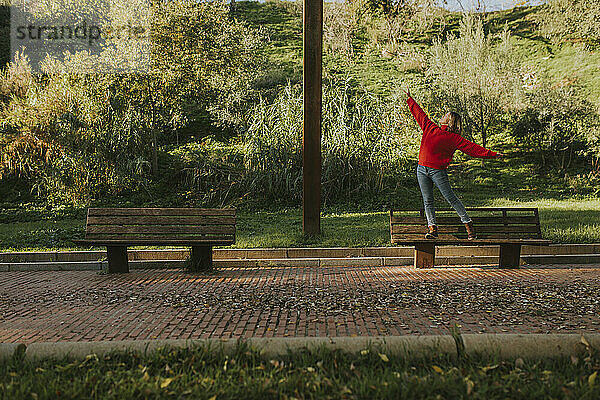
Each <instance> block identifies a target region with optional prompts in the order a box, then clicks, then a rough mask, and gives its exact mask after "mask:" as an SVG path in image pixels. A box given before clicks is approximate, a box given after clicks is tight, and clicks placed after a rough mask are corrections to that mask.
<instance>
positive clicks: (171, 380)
mask: <svg viewBox="0 0 600 400" xmlns="http://www.w3.org/2000/svg"><path fill="white" fill-rule="evenodd" d="M171 382H173V378H166V379H163V381H162V382H161V383H160V388H161V389H164V388H166V387H167V386H169V385H170V384H171Z"/></svg>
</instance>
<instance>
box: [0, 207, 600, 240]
mask: <svg viewBox="0 0 600 400" xmlns="http://www.w3.org/2000/svg"><path fill="white" fill-rule="evenodd" d="M465 197H466V198H468V197H470V196H465ZM465 203H467V205H473V206H475V205H477V206H480V205H489V206H494V207H500V206H518V207H538V208H539V209H540V219H541V223H542V234H543V236H544V237H545V238H548V239H551V240H553V241H554V242H556V243H599V242H600V198H596V197H592V198H576V197H570V198H565V199H552V198H540V199H537V200H529V201H517V200H512V199H510V198H505V197H497V198H494V199H491V200H489V201H487V202H485V203H481V202H478V201H475V200H472V201H465ZM438 204H440V205H442V204H444V203H443V199H438ZM321 226H322V230H323V234H322V236H321V237H320V238H310V237H304V236H303V235H302V233H301V229H302V210H301V209H299V208H293V209H290V208H285V209H277V210H257V211H249V210H241V211H239V213H238V222H237V238H236V244H235V245H234V246H233V247H241V248H251V247H303V246H307V247H362V246H389V245H391V244H390V239H389V213H388V211H351V210H348V209H345V208H344V207H336V209H325V210H324V213H323V216H322V219H321ZM84 229H85V210H83V209H72V210H69V211H64V210H63V211H39V210H35V209H33V210H32V209H21V210H19V209H10V210H6V209H5V210H3V212H2V213H1V214H0V250H2V251H23V250H56V249H76V248H78V247H77V246H75V244H73V243H72V242H71V240H72V239H74V238H81V237H83V232H84Z"/></svg>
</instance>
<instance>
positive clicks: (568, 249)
mask: <svg viewBox="0 0 600 400" xmlns="http://www.w3.org/2000/svg"><path fill="white" fill-rule="evenodd" d="M498 251H499V246H443V247H439V248H438V249H437V251H436V256H437V257H460V256H467V257H497V256H498ZM413 252H414V248H413V247H407V246H389V247H357V248H353V247H329V248H322V247H314V248H312V247H311V248H291V247H290V248H251V249H235V248H216V249H214V250H213V258H214V259H215V260H230V259H250V260H253V259H288V258H293V259H298V258H357V257H358V258H360V257H367V258H368V257H381V258H383V257H385V258H396V257H412V256H413ZM188 254H189V249H186V248H173V249H148V250H139V249H131V250H129V252H128V255H129V260H130V261H151V260H183V259H185V257H186V256H187V255H188ZM521 254H522V256H524V257H534V256H539V257H544V256H574V255H577V256H600V243H595V244H594V243H593V244H552V245H550V246H523V248H522V252H521ZM103 259H106V251H102V250H90V251H47V252H0V264H6V263H32V262H89V261H95V262H98V261H102V260H103Z"/></svg>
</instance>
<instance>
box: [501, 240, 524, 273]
mask: <svg viewBox="0 0 600 400" xmlns="http://www.w3.org/2000/svg"><path fill="white" fill-rule="evenodd" d="M520 260H521V245H520V244H501V245H500V262H499V263H498V264H499V266H500V268H519V264H520Z"/></svg>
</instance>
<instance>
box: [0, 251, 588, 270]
mask: <svg viewBox="0 0 600 400" xmlns="http://www.w3.org/2000/svg"><path fill="white" fill-rule="evenodd" d="M521 260H522V263H523V264H525V265H527V264H542V265H569V267H570V268H578V267H575V265H581V266H585V265H592V264H600V255H592V254H580V255H549V256H544V255H542V256H528V255H525V256H521ZM497 264H498V256H463V257H460V256H459V257H448V256H437V257H436V267H438V268H443V267H450V268H451V267H457V266H489V265H497ZM106 265H107V262H106V261H51V262H44V261H41V262H19V263H0V272H16V271H21V272H34V271H101V270H102V269H103V268H106ZM184 266H185V261H184V260H169V259H167V260H130V261H129V269H130V270H139V269H174V268H183V267H184ZM213 266H214V267H215V268H261V267H412V266H413V257H345V258H333V257H331V258H329V257H328V258H259V259H248V258H247V259H243V258H241V259H240V258H236V259H215V260H214V261H213Z"/></svg>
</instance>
